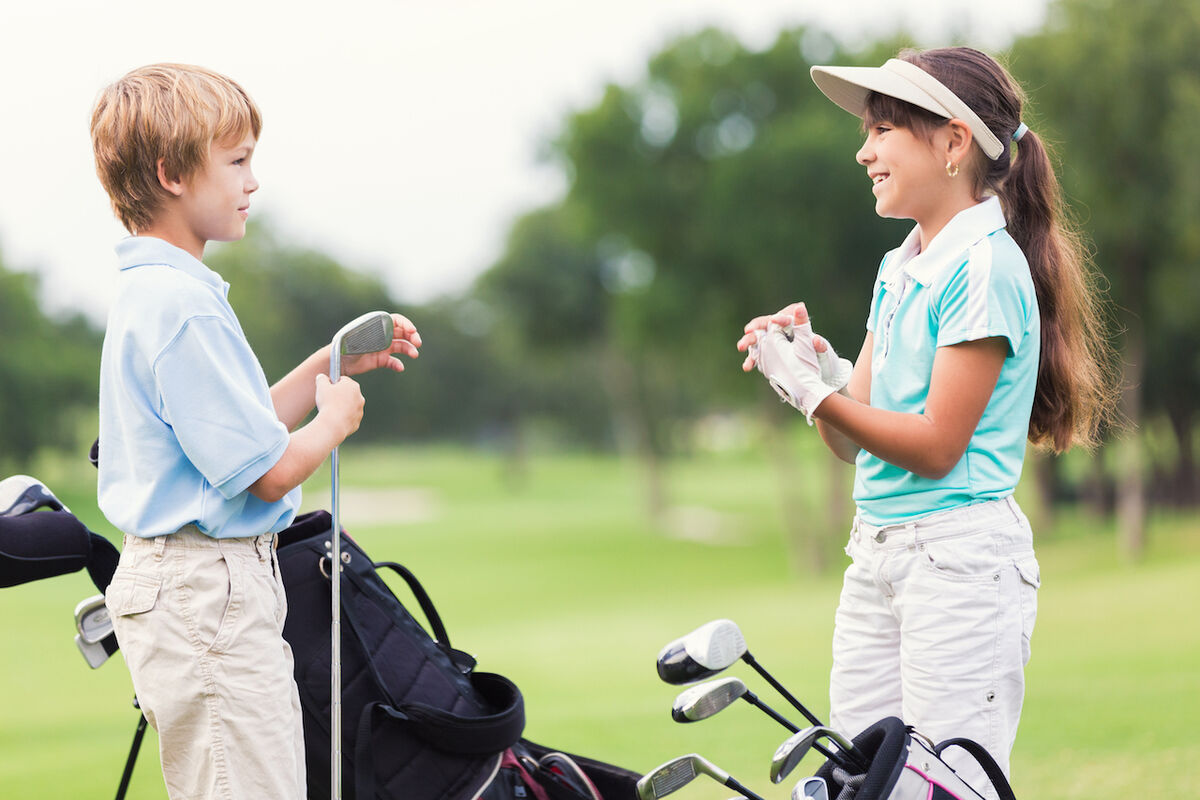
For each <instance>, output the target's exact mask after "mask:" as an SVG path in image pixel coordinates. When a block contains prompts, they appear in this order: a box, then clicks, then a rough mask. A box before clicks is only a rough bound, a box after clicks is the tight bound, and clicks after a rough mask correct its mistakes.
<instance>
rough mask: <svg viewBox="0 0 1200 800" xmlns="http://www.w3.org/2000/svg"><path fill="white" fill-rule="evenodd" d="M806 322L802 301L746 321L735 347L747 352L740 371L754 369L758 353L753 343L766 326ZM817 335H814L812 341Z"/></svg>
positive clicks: (739, 350) (784, 326)
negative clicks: (741, 335)
mask: <svg viewBox="0 0 1200 800" xmlns="http://www.w3.org/2000/svg"><path fill="white" fill-rule="evenodd" d="M806 322H808V309H807V308H806V307H805V305H804V303H791V304H789V305H786V306H784V307H783V308H781V309H779V311H777V312H775V313H774V314H770V315H766V316H762V317H755V318H754V319H752V320H750V321H749V322H747V323H746V327H745V328H743V329H742V330H743V331H745V335H744V336H743V337H742V338H741V339H738V343H737V349H738V352H739V353H747V351H749V352H748V353H747V355H746V360H745V361H743V362H742V372H749V371H750V370H752V369H754V367H755V365H756V364H757V363H758V354H757V352H756V349H757V348H755V347H754V345H756V344H757V343H758V340H759V339H761V338H762V336H763V334H764V333H766V331H767V326H768V325H771V324H774V325H778V326H779V327H780V328H787V327H789V326H795V325H803V324H804V323H806ZM817 338H819V337H814V343H815V341H816V339H817Z"/></svg>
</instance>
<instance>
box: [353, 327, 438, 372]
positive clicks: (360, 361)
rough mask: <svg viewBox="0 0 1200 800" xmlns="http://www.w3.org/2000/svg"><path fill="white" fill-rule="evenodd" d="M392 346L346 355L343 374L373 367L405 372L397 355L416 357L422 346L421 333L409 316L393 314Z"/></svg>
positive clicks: (364, 370) (368, 369)
mask: <svg viewBox="0 0 1200 800" xmlns="http://www.w3.org/2000/svg"><path fill="white" fill-rule="evenodd" d="M392 326H393V329H392V346H391V347H390V348H388V349H387V350H380V351H379V352H378V353H364V354H363V355H358V356H346V357H345V358H344V359H343V360H342V374H343V375H361V374H362V373H364V372H370V371H371V370H373V369H379V368H381V367H382V368H386V369H390V370H392V371H393V372H403V371H404V363H403V362H402V361H401V360H400V359H398V358H395V355H397V354H400V355H406V356H408V357H409V358H416V357H417V356H419V355H420V352H419V351H418V349H417V348H419V347H420V346H421V334H419V333H417V329H416V327H415V326H414V325H413V324H412V323H411V322H409V320H408V318H407V317H404V316H402V315H400V314H392Z"/></svg>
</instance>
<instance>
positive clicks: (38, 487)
mask: <svg viewBox="0 0 1200 800" xmlns="http://www.w3.org/2000/svg"><path fill="white" fill-rule="evenodd" d="M39 508H49V509H51V510H52V511H69V510H70V509H68V508H67V507H66V506H65V505H63V503H62V501H61V500H59V499H58V498H57V497H55V496H54V492H52V491H50V490H49V489H47V488H46V485H45V484H43V483H42V482H41V481H39V480H38V479H37V478H31V477H29V476H28V475H12V476H10V477H8V478H5V479H4V480H2V481H0V517H17V516H20V515H21V514H28V513H29V512H30V511H37V510H38V509H39Z"/></svg>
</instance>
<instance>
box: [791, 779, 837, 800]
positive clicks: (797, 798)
mask: <svg viewBox="0 0 1200 800" xmlns="http://www.w3.org/2000/svg"><path fill="white" fill-rule="evenodd" d="M792 800H829V784H827V783H825V779H824V778H818V777H815V776H814V777H811V778H805V779H804V780H802V781H800V782H799V783H797V784H796V786H795V788H793V789H792Z"/></svg>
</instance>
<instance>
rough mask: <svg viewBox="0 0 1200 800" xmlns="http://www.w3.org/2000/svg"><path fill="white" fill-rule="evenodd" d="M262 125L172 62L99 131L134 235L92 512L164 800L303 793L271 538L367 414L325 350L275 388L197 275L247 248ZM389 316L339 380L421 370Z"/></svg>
mask: <svg viewBox="0 0 1200 800" xmlns="http://www.w3.org/2000/svg"><path fill="white" fill-rule="evenodd" d="M261 129H262V119H261V117H260V115H259V111H258V109H257V107H256V106H255V104H254V102H253V101H252V100H251V99H250V97H249V96H248V95H247V94H246V93H245V91H244V90H243V89H242V88H241V87H240V86H238V85H237V84H236V83H234V82H233V81H231V80H230V79H228V78H226V77H224V76H223V75H219V74H217V73H214V72H211V71H209V70H206V69H202V68H198V67H191V66H185V65H178V64H157V65H152V66H148V67H143V68H141V69H137V70H134V71H133V72H130V73H129V74H128V75H126V76H125V77H123V78H121V79H120V80H119V81H117V82H116V83H114V84H112V85H111V86H109V87H107V88H106V89H104V90H103V91H102V92H101V94H100V97H99V99H98V100H97V102H96V107H95V109H94V111H93V115H92V124H91V133H92V144H93V149H94V151H95V157H96V171H97V174H98V175H99V177H100V182H101V183H102V184H103V185H104V188H105V190H106V191H107V192H108V195H109V198H110V199H111V201H112V206H113V209H114V211H115V212H116V214H117V216H118V218H119V219H120V220H121V222H122V224H123V225H124V226H125V227H126V228H127V229H128V230H129V232H130V233H131V234H133V236H131V237H130V238H127V239H124V240H122V241H121V242H120V243H119V244H118V245H117V248H116V249H117V256H118V260H119V263H120V268H121V272H120V276H119V278H118V292H117V298H116V300H115V302H114V304H113V307H112V309H111V310H110V313H109V320H108V327H107V330H106V333H105V339H104V348H103V352H102V356H101V364H100V440H101V442H102V443H103V456H102V458H101V459H100V476H99V488H98V494H99V505H100V508H101V510H102V511H103V512H104V514H105V516H107V517H108V519H109V520H110V521H111V522H112V523H113V525H115V526H116V527H117V528H118V529H119V530H121V531H123V532H124V534H125V540H124V550H123V552H122V554H121V561H120V566H119V567H118V569H117V573H116V575H115V576H114V578H113V581H112V583H111V584H110V586H109V589H108V592H107V603H108V608H109V611H110V613H111V615H112V618H113V625H114V629H115V631H116V634H117V639H118V640H119V642H120V644H121V651H122V653H123V654H124V657H125V660H126V663H127V664H128V666H129V671H130V674H131V676H132V678H133V686H134V690H135V691H136V692H137V696H138V701H139V702H140V704H141V707H142V710H143V712H144V713H145V715H146V718H147V720H149V722H150V724H152V725H153V726H154V727H155V729H156V730H157V731H158V733H159V744H160V755H161V758H162V767H163V777H164V780H165V782H166V786H167V791H168V794H169V795H170V797H171V798H173V799H178V798H188V800H192V798H227V799H228V798H260V797H261V798H268V797H269V798H273V799H278V800H301V798H303V797H304V796H305V775H304V737H303V729H302V726H301V718H300V703H299V698H298V695H297V691H296V685H295V682H294V680H293V677H292V655H291V650H290V648H289V647H288V645H287V643H286V642H285V641H284V640H283V636H282V631H283V620H284V616H285V614H286V598H285V596H284V591H283V586H282V583H281V582H280V579H279V573H278V569H277V568H276V561H275V552H274V534H275V533H276V532H278V531H280V530H282V529H283V528H284V527H286V526H287V525H288V524H289V523H291V521H292V518H293V517H294V515H295V512H296V509H297V506H298V505H299V502H300V489H299V485H300V483H301V482H303V481H304V479H305V478H307V477H308V476H309V475H311V474H312V473H313V472H315V471H316V469H317V468H318V467H319V466H320V465H321V463H322V462H323V461H324V459H325V457H326V456H327V455H328V454H329V452H330V451H331V450H332V449H333V448H334V447H336V446H337V445H338V444H339V443H340V442H341V441H342V440H344V439H345V438H346V437H347V436H349V435H350V434H351V433H353V432H354V431H355V430H356V429H357V428H358V424H359V421H360V419H361V418H362V413H363V397H362V394H361V392H360V391H359V387H358V385H357V384H356V383H355V382H354V381H352V380H349V379H344V380H339V381H338V382H336V383H331V382H330V380H329V377H328V374H327V369H328V368H327V364H328V363H329V352H328V348H324V349H323V350H320V351H317V352H316V353H314V354H313V355H312V356H310V357H309V358H307V359H305V361H304V362H303V363H302V364H300V366H298V367H297V368H296V369H294V370H293V371H292V372H291V373H289V374H288V375H287V376H286V377H285V378H283V379H282V380H281V381H279V382H278V383H277V384H275V385H274V386H272V387H270V388H268V386H267V382H266V378H265V377H264V375H263V372H262V368H261V367H260V366H259V364H258V361H257V359H256V358H255V356H254V353H253V352H252V351H251V349H250V346H249V345H248V344H247V342H246V339H245V336H244V334H243V333H242V329H241V326H240V325H239V324H238V321H237V318H236V316H235V315H234V313H233V309H232V308H231V307H230V306H229V303H228V301H227V300H226V294H227V292H228V284H226V283H225V282H224V281H222V280H221V277H220V276H219V275H217V274H216V273H215V272H213V271H212V270H210V269H208V268H207V267H206V266H204V264H203V263H201V258H202V257H203V255H204V246H205V244H206V243H207V242H209V241H235V240H237V239H240V238H242V236H243V235H244V234H245V226H246V217H247V213H248V210H249V206H250V195H251V194H253V193H254V192H255V191H256V190H257V189H258V182H257V181H256V180H255V178H254V175H253V173H252V172H251V169H250V161H251V158H252V156H253V154H254V147H255V144H256V142H257V140H258V135H259V133H260V131H261ZM393 320H394V330H395V332H394V339H393V341H392V347H391V349H390V351H386V352H383V353H376V354H372V355H368V356H361V357H358V358H356V359H347V360H346V372H347V373H351V374H357V373H361V372H365V371H367V370H371V369H376V368H379V367H386V368H390V369H392V370H394V371H397V372H398V371H401V370H402V369H403V366H402V365H401V364H400V362H399V360H397V359H396V358H393V357H392V354H393V353H402V354H405V355H408V356H410V357H416V355H417V348H418V347H419V346H420V344H421V339H420V336H419V335H418V334H417V332H416V330H415V329H414V328H413V326H412V324H411V323H410V322H409V321H408V320H406V319H404V318H403V317H401V316H400V315H398V314H395V315H393ZM314 405H315V406H316V408H317V414H316V416H315V417H314V418H313V419H312V421H310V422H309V423H308V424H307V425H304V426H303V427H299V428H297V429H296V430H294V431H293V430H292V429H293V428H296V426H298V425H300V423H301V422H302V421H303V420H304V418H305V417H306V416H307V415H308V414H309V412H310V411H311V410H312V409H313V407H314Z"/></svg>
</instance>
